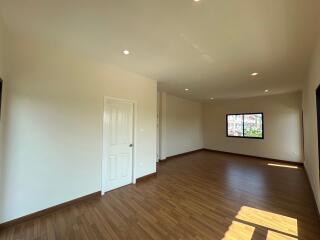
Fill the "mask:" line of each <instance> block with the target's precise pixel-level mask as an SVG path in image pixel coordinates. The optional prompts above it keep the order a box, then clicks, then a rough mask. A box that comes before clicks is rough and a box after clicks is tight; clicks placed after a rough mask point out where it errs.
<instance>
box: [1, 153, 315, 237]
mask: <svg viewBox="0 0 320 240" xmlns="http://www.w3.org/2000/svg"><path fill="white" fill-rule="evenodd" d="M268 163H269V162H268V161H266V160H261V159H257V158H250V157H243V156H236V155H231V154H223V153H214V152H207V151H202V152H196V153H192V154H189V155H182V156H179V157H176V158H171V159H170V160H168V161H166V162H163V163H160V164H158V169H157V172H158V173H157V175H156V176H154V177H149V178H147V179H145V180H143V181H141V182H138V183H137V184H136V185H129V186H126V187H123V188H119V189H117V190H114V191H111V192H109V193H107V194H106V195H104V196H102V197H101V198H95V199H89V200H86V201H83V202H80V203H78V204H75V205H72V206H69V207H67V208H65V209H60V210H57V211H55V212H53V213H51V214H49V215H46V216H42V217H39V218H36V219H33V220H31V221H28V222H25V223H22V224H19V225H16V226H12V227H10V228H7V229H4V230H2V231H1V232H0V240H12V239H14V240H17V239H25V240H31V239H33V240H34V239H48V240H49V239H50V240H51V239H52V240H60V239H68V240H69V239H70V240H79V239H84V240H86V239H90V240H94V239H97V240H100V239H116V240H121V239H201V240H203V239H212V240H222V239H224V240H230V239H236V240H239V239H254V240H260V239H261V240H262V239H263V240H266V239H267V240H277V239H278V240H281V239H293V240H294V239H299V240H319V239H320V223H319V219H318V216H317V213H316V211H317V210H316V208H315V204H314V199H313V195H312V191H311V189H310V186H309V183H308V180H307V177H306V174H305V170H304V169H303V167H299V168H297V169H292V168H282V167H276V166H268ZM277 164H279V163H277Z"/></svg>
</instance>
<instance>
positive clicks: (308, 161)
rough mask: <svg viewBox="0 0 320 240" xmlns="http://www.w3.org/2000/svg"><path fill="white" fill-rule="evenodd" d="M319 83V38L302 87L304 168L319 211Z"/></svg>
mask: <svg viewBox="0 0 320 240" xmlns="http://www.w3.org/2000/svg"><path fill="white" fill-rule="evenodd" d="M319 84H320V38H319V41H318V46H317V48H316V50H315V52H314V58H313V61H312V64H311V67H310V72H309V76H308V78H307V79H306V83H305V85H304V89H303V121H304V151H305V168H306V170H307V173H308V177H309V179H310V182H311V186H312V189H313V192H314V195H315V198H316V201H317V205H318V209H319V212H320V184H319V181H320V180H319V152H318V136H317V111H316V94H315V91H316V89H317V87H318V86H319Z"/></svg>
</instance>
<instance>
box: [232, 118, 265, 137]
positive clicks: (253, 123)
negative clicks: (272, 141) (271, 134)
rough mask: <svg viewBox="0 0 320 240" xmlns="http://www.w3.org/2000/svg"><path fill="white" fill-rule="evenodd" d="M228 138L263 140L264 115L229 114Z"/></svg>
mask: <svg viewBox="0 0 320 240" xmlns="http://www.w3.org/2000/svg"><path fill="white" fill-rule="evenodd" d="M227 137H242V138H260V139H263V137H264V133H263V113H242V114H227Z"/></svg>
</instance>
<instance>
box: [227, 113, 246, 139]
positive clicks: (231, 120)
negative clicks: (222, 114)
mask: <svg viewBox="0 0 320 240" xmlns="http://www.w3.org/2000/svg"><path fill="white" fill-rule="evenodd" d="M227 118H228V136H233V137H243V115H228V117H227Z"/></svg>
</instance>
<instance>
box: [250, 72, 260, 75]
mask: <svg viewBox="0 0 320 240" xmlns="http://www.w3.org/2000/svg"><path fill="white" fill-rule="evenodd" d="M258 74H259V73H257V72H254V73H251V76H257V75H258Z"/></svg>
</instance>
